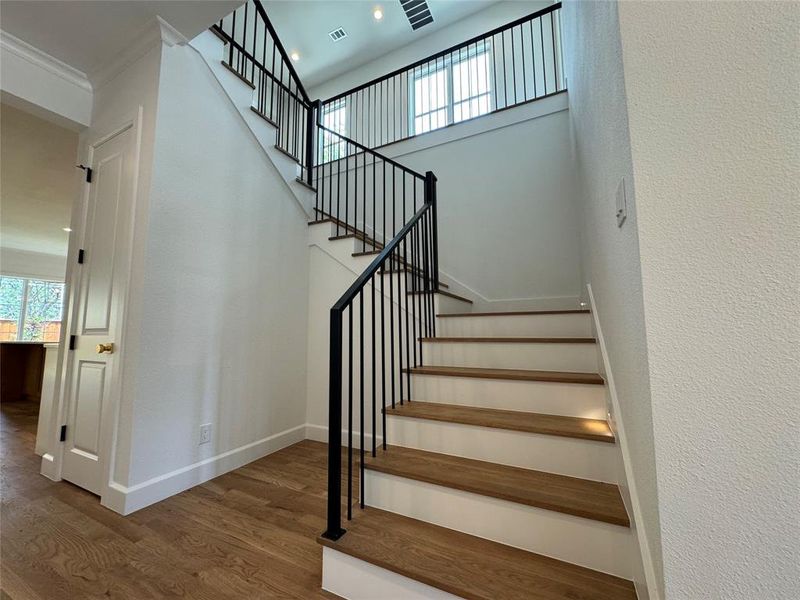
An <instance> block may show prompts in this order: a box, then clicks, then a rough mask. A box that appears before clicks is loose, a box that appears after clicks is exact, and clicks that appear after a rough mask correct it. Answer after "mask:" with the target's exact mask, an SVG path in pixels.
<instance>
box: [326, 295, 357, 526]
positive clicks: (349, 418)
mask: <svg viewBox="0 0 800 600" xmlns="http://www.w3.org/2000/svg"><path fill="white" fill-rule="evenodd" d="M347 312H348V316H349V319H348V328H349V332H348V335H347V339H348V342H347V343H348V348H347V352H348V356H349V359H348V361H347V369H348V375H347V520H348V521H349V520H350V519H352V518H353V305H352V304H351V305H350V310H348V311H347ZM338 410H339V411H341V410H342V408H341V406H339V408H338ZM328 435H330V431H329V432H328ZM339 452H341V449H339Z"/></svg>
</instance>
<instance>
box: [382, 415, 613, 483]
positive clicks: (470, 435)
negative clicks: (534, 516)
mask: <svg viewBox="0 0 800 600" xmlns="http://www.w3.org/2000/svg"><path fill="white" fill-rule="evenodd" d="M386 430H387V431H386V434H387V437H386V440H387V442H388V443H389V444H392V445H394V446H403V447H404V448H418V449H419V450H427V451H429V452H438V453H440V454H450V455H453V456H463V457H464V458H473V459H475V460H483V461H486V462H492V463H498V464H502V465H511V466H513V467H522V468H524V469H535V470H537V471H546V472H548V473H558V474H560V475H569V476H570V477H579V478H581V479H592V480H594V481H605V482H607V483H616V481H617V472H616V468H615V466H616V462H615V457H616V454H615V453H616V451H617V450H616V446H615V444H610V443H608V442H597V441H593V440H582V439H575V438H568V437H561V436H555V435H544V434H539V433H528V432H523V431H510V430H508V429H496V428H492V427H479V426H476V425H464V424H462V423H449V422H444V421H432V420H427V419H413V418H408V417H397V416H391V415H387V418H386Z"/></svg>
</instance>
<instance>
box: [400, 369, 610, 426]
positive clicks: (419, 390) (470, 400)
mask: <svg viewBox="0 0 800 600" xmlns="http://www.w3.org/2000/svg"><path fill="white" fill-rule="evenodd" d="M423 359H424V360H425V361H426V362H427V360H428V359H427V357H426V356H425V354H423ZM407 396H408V395H407ZM411 399H412V400H422V401H424V402H441V403H444V404H461V405H464V406H478V407H481V408H498V409H503V410H521V411H525V412H536V413H545V414H548V415H564V416H568V417H583V418H586V419H605V418H607V410H606V399H605V387H604V386H602V385H588V384H579V383H549V382H543V381H507V380H504V379H482V378H478V377H445V376H439V375H412V376H411Z"/></svg>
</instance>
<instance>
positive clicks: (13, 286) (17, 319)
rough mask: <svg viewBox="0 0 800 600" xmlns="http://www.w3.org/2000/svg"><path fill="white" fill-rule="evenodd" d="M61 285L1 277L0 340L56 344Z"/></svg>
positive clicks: (59, 326)
mask: <svg viewBox="0 0 800 600" xmlns="http://www.w3.org/2000/svg"><path fill="white" fill-rule="evenodd" d="M63 306H64V284H63V283H60V282H57V281H44V280H41V279H23V278H21V277H0V341H26V342H58V340H59V337H60V335H61V312H62V309H63Z"/></svg>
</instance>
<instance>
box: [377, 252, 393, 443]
mask: <svg viewBox="0 0 800 600" xmlns="http://www.w3.org/2000/svg"><path fill="white" fill-rule="evenodd" d="M380 273H381V422H382V425H381V431H382V432H383V449H384V450H386V309H385V306H384V300H385V297H386V293H385V291H384V286H385V285H386V260H385V259H384V261H383V262H382V263H381V271H380ZM390 277H391V275H390Z"/></svg>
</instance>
